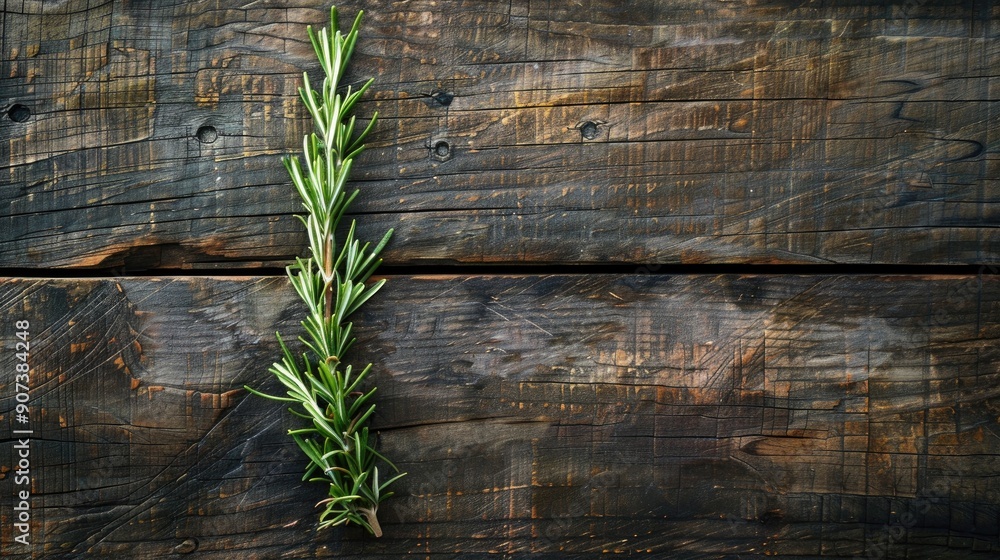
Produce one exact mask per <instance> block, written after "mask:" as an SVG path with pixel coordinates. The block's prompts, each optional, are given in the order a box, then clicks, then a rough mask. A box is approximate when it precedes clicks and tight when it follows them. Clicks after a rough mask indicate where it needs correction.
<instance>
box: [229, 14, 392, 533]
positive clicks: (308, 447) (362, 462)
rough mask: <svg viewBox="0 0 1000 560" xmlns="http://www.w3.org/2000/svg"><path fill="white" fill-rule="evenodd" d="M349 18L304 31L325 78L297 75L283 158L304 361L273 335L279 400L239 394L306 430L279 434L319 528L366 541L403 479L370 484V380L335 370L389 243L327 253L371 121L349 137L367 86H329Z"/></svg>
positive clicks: (343, 59)
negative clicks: (292, 208) (317, 85)
mask: <svg viewBox="0 0 1000 560" xmlns="http://www.w3.org/2000/svg"><path fill="white" fill-rule="evenodd" d="M362 14H363V12H359V13H358V15H357V17H356V18H355V19H354V24H353V26H352V27H351V30H350V31H349V32H348V33H347V34H346V35H343V34H341V32H340V30H339V25H338V24H339V21H338V14H337V8H336V7H333V8H331V9H330V29H331V30H332V32H331V31H328V30H327V29H326V28H323V29H321V30H320V31H319V32H318V33H315V32H313V29H312V27H311V26H310V27H309V28H308V34H309V39H310V41H312V45H313V49H314V50H315V51H316V56H317V57H318V58H319V62H320V65H321V66H322V68H323V72H324V73H325V75H326V77H325V78H324V80H323V84H322V86H321V89H320V91H316V90H314V89H313V88H312V85H311V84H310V83H309V76H308V74H303V80H304V85H303V87H301V88H299V95H300V97H301V98H302V101H303V103H304V104H305V106H306V109H307V110H308V111H309V114H310V115H312V118H313V122H314V125H315V131H314V132H313V133H311V134H308V135H306V136H305V137H304V138H303V142H302V151H303V157H302V160H301V161H300V159H299V158H298V157H285V158H283V161H284V164H285V168H286V169H287V170H288V174H289V176H290V177H291V179H292V183H293V184H294V185H295V189H296V191H298V194H299V196H300V197H301V198H302V204H303V206H305V208H306V211H307V212H308V213H307V214H306V215H305V216H304V217H303V216H298V218H299V219H300V220H301V221H302V223H303V224H304V225H305V228H306V232H307V234H308V237H309V249H310V252H311V256H310V257H309V258H306V259H303V258H296V259H295V263H294V264H292V265H290V266H289V267H288V268H287V273H288V277H289V279H290V280H291V284H292V286H294V288H295V291H296V292H297V293H298V294H299V296H300V297H301V298H302V301H304V302H305V304H306V307H307V308H308V316H307V317H306V318H305V320H303V321H302V327H303V329H304V331H305V335H304V336H301V337H299V340H300V341H301V342H302V343H303V345H304V346H305V348H306V351H305V352H304V353H303V354H302V355H301V357H299V356H296V355H295V354H294V353H293V352H292V350H290V349H289V348H288V346H287V345H286V344H285V342H284V340H282V338H281V335H280V334H278V335H277V336H278V342H279V344H280V345H281V349H282V353H283V356H282V358H281V361H280V362H277V363H275V364H273V365H272V366H271V369H270V371H271V373H273V374H274V375H275V376H276V377H277V379H278V380H279V381H280V382H281V383H282V385H284V386H285V387H286V388H287V389H288V391H287V393H286V395H287V396H280V395H268V394H265V393H262V392H260V391H257V390H255V389H252V388H250V387H247V390H249V391H251V392H252V393H254V394H256V395H259V396H262V397H265V398H268V399H273V400H277V401H284V402H290V403H293V406H291V407H290V408H289V411H290V412H291V413H292V414H294V415H296V416H299V417H301V418H303V419H305V420H307V421H308V423H307V424H306V426H305V427H303V428H299V429H296V430H289V432H288V433H289V434H290V435H291V436H292V438H293V439H294V440H295V443H297V444H298V446H299V447H300V448H301V449H302V451H303V452H304V453H305V454H306V456H307V457H308V458H309V466H308V467H307V469H306V473H305V475H304V476H303V477H302V479H303V480H310V481H320V482H325V483H328V484H329V486H330V488H329V497H328V498H326V499H325V500H322V501H321V502H320V503H319V504H317V505H323V506H324V510H323V512H322V513H321V514H320V524H319V527H320V528H324V527H330V526H334V525H340V524H344V523H357V524H358V525H361V526H362V527H364V528H365V529H367V530H368V531H369V532H371V533H372V534H374V535H375V536H376V537H380V536H382V529H381V527H380V526H379V523H378V517H377V515H376V513H377V511H378V506H379V504H380V503H381V502H382V501H383V500H385V499H386V498H388V497H389V496H390V495H392V492H386V491H385V489H386V487H388V486H389V485H390V484H392V483H393V482H395V481H396V480H398V479H399V478H401V477H402V476H404V475H405V474H406V473H401V474H396V475H395V476H393V477H392V478H390V479H389V480H384V481H383V480H380V479H379V470H378V467H377V466H376V462H377V461H379V460H382V461H384V462H385V463H387V464H389V466H390V467H392V469H393V470H394V471H396V472H398V469H396V467H395V466H394V465H392V463H389V461H388V460H386V459H385V457H383V456H382V455H380V454H379V453H378V452H377V451H376V450H375V448H374V446H373V444H372V441H371V439H372V438H371V436H370V435H369V432H368V427H367V426H365V423H366V421H367V420H368V418H369V417H370V416H371V415H372V413H373V412H374V411H375V405H374V404H372V403H371V402H370V401H371V398H372V395H373V394H374V393H375V388H374V387H372V388H371V389H369V390H367V391H365V390H364V389H362V383H363V382H364V380H365V377H366V376H367V375H368V373H369V371H371V364H368V365H367V366H366V367H365V368H364V369H362V370H361V371H360V372H356V371H354V369H353V368H352V366H351V365H347V364H343V363H342V362H341V357H342V356H344V354H345V353H346V352H347V350H348V349H349V348H350V347H351V345H353V344H354V340H355V339H354V337H352V336H351V323H350V322H347V318H348V317H349V316H350V315H351V314H352V313H354V312H355V311H357V309H358V308H359V307H361V306H362V305H363V304H364V303H365V302H366V301H368V299H369V298H371V297H372V296H373V295H375V293H376V292H378V290H379V289H380V288H381V287H382V285H383V284H384V283H385V280H384V279H382V280H379V281H378V282H375V283H373V284H370V285H366V284H365V282H366V281H367V280H368V279H369V278H370V277H371V275H372V273H373V272H375V269H376V268H377V267H378V266H379V264H381V262H382V259H380V258H379V257H378V255H379V253H380V252H381V251H382V249H383V248H384V247H385V245H386V243H388V242H389V238H390V237H391V236H392V230H389V231H388V232H386V234H385V236H383V237H382V240H381V241H380V242H379V243H378V244H377V245H376V246H375V247H373V248H371V247H370V244H368V243H365V244H361V242H360V241H359V240H357V239H355V237H354V232H355V221H354V220H352V221H351V226H350V228H349V229H348V231H347V234H346V237H345V238H344V239H343V240H342V241H341V243H339V244H338V243H337V227H338V225H339V223H340V220H341V218H343V216H344V212H345V211H346V210H347V207H348V206H349V205H350V204H351V202H352V201H353V200H354V197H355V196H357V194H358V191H356V190H355V191H353V192H351V193H348V192H346V190H345V184H346V182H347V179H348V175H349V174H350V171H351V164H352V162H353V159H354V157H355V156H357V155H358V154H359V153H361V151H362V150H363V149H364V139H365V137H366V136H367V135H368V133H369V132H371V130H372V128H373V126H374V125H375V120H376V118H377V117H378V114H377V113H376V114H374V115H372V118H371V120H370V121H369V122H368V125H367V126H366V127H365V128H364V130H362V131H360V132H356V131H355V117H354V116H353V115H351V116H349V115H350V113H351V110H352V109H353V108H354V105H355V104H356V103H357V101H358V99H360V97H361V96H362V95H363V94H364V93H365V91H367V90H368V88H369V86H371V84H372V82H373V81H374V80H373V79H370V80H368V81H367V82H366V83H365V84H364V85H362V86H361V87H359V88H358V89H357V90H354V89H353V88H352V87H351V86H347V88H346V90H344V91H341V90H340V88H339V83H340V80H341V78H342V77H343V75H344V70H345V69H346V68H347V63H348V61H349V60H350V57H351V54H352V53H353V51H354V45H355V42H356V41H357V38H358V29H359V27H360V25H361V16H362Z"/></svg>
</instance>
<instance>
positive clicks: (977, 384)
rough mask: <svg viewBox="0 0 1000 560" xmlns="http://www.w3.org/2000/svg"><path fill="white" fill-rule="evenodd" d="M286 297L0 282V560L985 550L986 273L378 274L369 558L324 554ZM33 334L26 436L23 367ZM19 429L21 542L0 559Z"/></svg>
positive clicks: (999, 318)
mask: <svg viewBox="0 0 1000 560" xmlns="http://www.w3.org/2000/svg"><path fill="white" fill-rule="evenodd" d="M290 292H291V290H290V289H289V288H288V287H287V285H286V281H285V280H284V279H281V278H256V279H238V278H229V279H211V278H190V279H188V278H171V279H129V278H122V279H109V280H16V279H8V280H4V281H3V282H2V283H0V309H2V311H0V316H2V324H3V326H4V329H3V333H4V334H3V340H4V343H3V346H2V353H0V371H2V372H4V373H3V375H2V377H0V414H2V418H3V420H4V422H3V428H2V429H3V430H4V433H3V435H2V438H0V440H2V441H3V446H2V451H0V478H2V480H3V484H0V491H2V492H3V493H4V494H5V495H4V496H3V498H2V500H0V508H2V509H0V521H2V530H3V533H2V535H3V539H2V540H3V543H2V546H3V547H4V548H3V556H4V558H8V557H10V558H19V557H26V556H25V555H24V554H22V553H23V552H25V551H27V552H30V553H32V554H34V555H36V557H37V556H38V555H42V554H45V555H46V557H49V556H50V555H58V556H59V557H66V558H76V557H85V556H102V557H108V556H113V557H116V558H131V557H136V558H139V557H141V558H154V557H165V556H167V555H170V554H171V553H181V552H191V551H197V552H198V555H199V557H206V558H224V557H232V555H233V554H234V553H243V554H245V555H247V557H250V558H264V557H278V556H282V557H296V558H301V557H307V556H309V557H312V556H321V557H328V556H332V555H337V556H344V557H348V558H360V557H366V558H367V557H377V556H379V555H387V556H388V555H393V556H396V555H401V554H404V553H412V554H422V555H423V556H425V557H432V558H445V557H456V558H457V557H461V558H477V557H485V556H486V555H488V554H491V553H501V554H508V555H515V556H518V557H521V556H531V555H533V554H534V555H538V556H539V557H541V556H546V555H549V556H551V555H553V554H556V553H560V552H562V553H567V554H570V553H571V554H574V555H575V556H574V557H580V558H590V557H595V558H596V557H598V556H600V555H602V554H603V553H604V552H608V551H610V552H617V553H630V554H645V553H647V552H652V553H659V554H660V555H663V554H667V553H670V554H671V557H684V558H720V557H737V556H738V557H741V558H763V557H764V556H778V557H818V556H821V555H822V556H824V557H827V556H828V557H835V558H838V557H839V558H852V557H855V556H861V557H873V558H887V557H892V558H902V557H906V558H978V557H983V558H985V557H995V556H996V554H997V553H998V552H1000V541H998V536H1000V534H998V530H1000V524H998V514H1000V500H998V492H1000V480H998V479H997V477H996V472H997V464H998V461H1000V438H998V434H1000V426H998V423H1000V420H998V414H1000V412H998V411H1000V393H998V390H997V386H998V381H1000V355H998V354H1000V345H998V338H1000V279H998V277H997V276H982V277H974V276H951V277H944V276H939V277H913V276H887V277H873V276H860V277H846V276H796V277H792V276H778V277H768V276H682V277H674V276H665V275H664V276H650V275H629V276H582V275H581V276H555V277H540V276H494V277H456V276H440V277H394V278H391V281H390V283H389V284H387V287H386V288H385V291H384V292H383V294H382V297H380V298H378V300H377V301H373V302H372V304H371V305H370V307H369V308H368V309H366V310H365V311H364V312H363V313H361V314H360V315H359V316H358V317H357V318H356V323H357V329H358V334H359V337H360V342H359V345H358V346H357V347H356V354H355V357H354V359H355V360H356V361H362V362H363V361H369V360H370V361H373V362H374V363H375V369H374V373H373V376H374V379H373V382H374V383H376V384H377V385H378V386H379V397H378V403H379V409H378V412H377V418H376V419H375V421H374V423H375V426H376V428H377V430H378V431H379V434H380V436H379V437H380V446H381V448H382V449H383V450H384V451H385V453H386V454H387V455H388V456H390V457H392V458H393V459H395V460H397V461H398V464H399V465H400V466H401V467H402V468H403V469H405V470H406V471H408V472H409V473H410V474H409V476H408V477H407V478H405V479H404V480H403V481H401V482H400V483H399V486H398V491H399V495H398V496H396V497H395V498H394V499H393V500H392V501H390V502H388V503H387V504H386V505H385V506H384V512H382V517H383V519H384V522H383V527H384V528H385V534H386V536H385V537H383V538H382V539H379V540H375V539H371V538H367V537H365V536H364V535H363V534H361V533H360V532H358V531H356V530H354V529H348V530H333V531H330V532H326V533H322V534H317V533H315V531H314V527H315V517H314V514H315V512H314V510H313V508H312V504H314V503H315V502H316V501H318V500H319V499H321V498H322V495H321V494H322V488H320V487H317V486H310V485H304V484H302V483H300V482H299V480H298V478H299V474H300V469H301V468H302V466H303V465H302V462H301V461H300V460H299V457H298V452H297V451H296V450H295V449H294V444H293V443H292V442H291V441H290V440H289V439H288V438H286V437H285V436H284V435H283V432H284V431H285V430H286V429H287V428H289V427H290V426H293V425H294V422H292V421H291V420H290V419H289V418H288V415H287V414H284V413H283V411H282V410H281V407H280V406H278V405H277V404H275V403H269V402H267V401H263V400H260V399H257V398H255V397H252V396H250V395H247V394H246V393H245V392H244V391H243V390H242V389H241V388H242V386H243V385H244V384H246V383H249V384H252V385H257V386H265V387H272V388H273V385H274V384H273V382H272V381H271V380H270V377H269V374H267V372H266V371H265V369H266V365H267V364H269V363H270V362H271V361H272V360H273V359H274V357H275V356H276V355H277V349H276V347H275V343H274V337H273V334H272V333H273V331H274V330H275V329H281V330H282V331H283V332H285V333H286V334H292V333H293V332H294V330H295V328H294V326H293V324H294V323H295V322H296V320H297V319H296V317H297V316H298V310H297V308H296V305H295V304H294V302H293V294H292V293H290ZM18 321H28V322H29V323H30V326H29V328H28V329H27V330H28V332H29V335H28V338H29V341H30V356H29V357H28V363H29V364H30V366H31V374H30V392H29V393H28V394H29V396H30V400H29V402H28V404H29V407H30V408H29V413H28V415H29V418H28V422H27V423H21V422H19V421H18V420H17V417H16V414H17V411H16V408H15V404H16V400H17V397H16V393H17V389H16V387H15V386H14V384H13V381H14V377H13V375H14V373H13V372H14V371H15V369H16V364H17V363H18V361H19V358H18V357H17V355H16V348H15V346H14V344H15V343H16V342H17V341H18V338H17V335H16V332H19V331H21V330H23V329H22V328H21V327H23V325H21V326H20V327H19V326H18V325H17V322H18ZM13 429H30V430H32V431H33V434H31V436H30V439H31V442H30V477H31V491H32V496H31V498H30V508H31V509H30V515H31V521H30V523H31V538H32V545H31V546H30V547H29V548H27V549H25V548H23V547H20V548H19V547H18V546H12V544H11V543H12V536H13V535H14V527H13V521H14V520H15V519H16V517H15V512H14V511H13V510H12V508H13V507H14V504H15V502H14V501H12V499H11V498H12V496H14V492H15V491H16V490H18V489H20V488H21V486H20V484H19V483H16V482H15V480H16V476H15V473H16V470H17V463H16V461H17V460H19V459H17V456H16V453H18V452H19V451H18V450H17V449H16V448H15V447H14V446H16V445H19V444H18V442H17V438H18V437H23V436H16V435H14V434H13V433H12V432H10V431H9V430H13Z"/></svg>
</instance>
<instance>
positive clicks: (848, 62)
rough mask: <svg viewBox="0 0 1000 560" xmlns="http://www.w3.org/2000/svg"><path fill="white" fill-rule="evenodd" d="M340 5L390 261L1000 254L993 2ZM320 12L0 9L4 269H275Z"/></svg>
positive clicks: (285, 230)
mask: <svg viewBox="0 0 1000 560" xmlns="http://www.w3.org/2000/svg"><path fill="white" fill-rule="evenodd" d="M341 4H342V8H343V10H344V12H345V14H346V15H351V14H353V13H354V12H355V11H356V10H357V9H358V8H364V9H366V10H367V14H368V15H367V19H366V25H365V28H364V32H363V36H362V40H361V43H360V44H359V46H358V53H357V56H356V59H355V63H354V65H353V66H352V72H353V73H352V75H351V78H350V79H352V80H361V79H364V78H367V77H374V78H375V79H376V84H375V86H374V89H373V90H372V92H371V94H370V95H369V96H368V97H367V99H366V101H365V102H364V103H362V104H361V105H359V112H360V114H361V115H370V114H371V113H372V112H374V111H375V110H378V111H379V112H380V114H381V115H382V122H381V124H380V125H379V127H378V130H377V133H376V134H375V135H374V136H373V138H372V142H371V145H370V148H371V149H370V150H369V152H368V153H366V154H365V155H364V156H363V158H362V159H361V160H360V161H359V162H358V164H357V166H356V168H355V169H356V178H357V179H358V181H357V185H358V186H360V187H361V188H362V190H363V193H362V195H361V197H360V198H359V200H358V204H357V206H356V207H355V210H356V211H357V212H358V213H359V214H364V215H365V220H364V223H363V225H362V230H363V233H364V235H365V236H366V237H367V238H378V237H379V236H380V235H381V232H382V231H384V230H385V229H386V228H388V227H395V228H396V229H397V235H396V239H395V241H394V243H393V244H392V245H391V247H390V248H389V251H388V252H387V259H388V261H389V262H391V263H394V264H399V265H405V264H414V263H428V262H430V263H510V262H533V263H554V262H558V263H579V262H585V263H606V262H637V263H677V262H682V263H748V262H749V263H773V262H779V263H830V262H834V263H890V264H927V263H930V264H955V263H990V262H993V263H995V262H997V260H998V257H1000V249H998V247H1000V245H998V234H997V231H1000V230H998V228H997V225H998V223H1000V213H998V202H1000V185H998V182H997V177H1000V168H998V165H997V162H998V160H997V149H998V142H1000V137H998V136H997V134H998V133H997V130H998V127H997V126H996V123H997V102H996V99H997V95H996V93H997V86H996V78H995V76H996V75H997V60H1000V42H998V41H997V40H996V38H997V33H998V31H997V30H998V29H1000V24H998V22H1000V20H998V18H997V15H996V14H997V9H998V8H997V4H996V3H995V2H992V1H972V2H963V3H957V4H958V5H956V3H953V2H939V1H932V0H907V1H898V2H896V1H893V2H881V3H868V2H850V3H844V2H836V3H820V2H786V1H779V0H772V1H765V2H751V3H734V2H723V1H710V2H702V1H699V2H692V1H686V0H679V1H671V2H659V1H657V2H654V1H652V0H642V1H640V0H636V1H632V2H627V3H624V4H623V3H622V2H620V1H619V0H586V1H582V2H576V3H565V2H540V1H537V0H535V1H517V2H490V1H485V0H466V1H463V2H424V1H419V2H390V1H388V0H371V1H365V2H347V1H345V2H342V3H341ZM326 9H327V4H322V5H321V4H319V3H316V2H313V1H311V0H298V1H295V2H291V3H289V2H281V3H273V2H264V3H252V4H246V5H244V4H240V3H234V2H216V1H211V2H209V1H207V0H196V1H185V2H179V1H177V2H103V3H93V2H85V1H83V0H67V1H65V2H57V3H48V2H43V3H38V2H20V1H8V2H6V3H5V4H4V11H3V12H2V14H0V15H2V18H3V34H2V38H0V52H2V56H0V106H3V107H5V108H6V110H5V111H4V118H2V119H0V184H2V185H3V188H2V189H0V208H4V209H5V211H6V209H8V208H9V211H8V212H9V213H7V212H5V213H4V214H0V267H7V268H49V267H59V268H64V267H72V268H125V269H128V270H148V269H163V268H188V269H200V268H234V267H243V268H252V267H259V266H272V265H276V264H278V265H282V264H284V263H286V262H288V260H289V259H290V258H291V257H292V256H293V255H295V254H297V253H299V252H300V250H301V249H300V248H301V247H303V246H304V245H305V242H304V236H303V235H302V233H301V228H300V226H299V224H298V222H296V221H295V220H294V219H293V218H292V214H293V213H295V212H297V211H299V206H298V204H297V203H296V202H295V200H294V196H293V194H292V191H291V189H290V187H289V186H288V185H287V181H286V180H285V176H284V170H283V169H282V167H281V165H280V163H279V161H278V158H279V156H280V155H282V154H286V153H291V152H295V151H296V150H297V149H298V147H299V146H300V138H301V135H302V134H303V133H304V132H305V131H306V130H307V129H308V126H309V125H308V123H307V122H306V121H305V119H304V114H303V111H302V110H301V109H300V108H299V106H298V100H297V97H296V88H297V86H298V84H299V82H300V80H301V72H302V71H303V70H308V71H310V72H315V71H316V70H317V67H316V64H315V63H314V62H313V55H312V53H311V51H310V49H309V47H308V45H307V44H306V43H305V42H304V41H303V38H304V27H305V25H306V24H316V25H321V24H323V23H324V21H325V11H326ZM15 106H16V107H17V108H18V111H19V112H18V111H14V110H13V108H14V107H15ZM25 109H27V110H28V111H30V113H31V114H30V117H28V118H27V120H25V121H24V122H17V120H15V117H18V118H21V117H24V110H25Z"/></svg>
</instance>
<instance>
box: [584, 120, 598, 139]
mask: <svg viewBox="0 0 1000 560" xmlns="http://www.w3.org/2000/svg"><path fill="white" fill-rule="evenodd" d="M597 133H598V127H597V123H595V122H594V121H587V122H584V123H581V124H580V134H581V135H582V136H583V138H584V139H585V140H593V139H594V138H597Z"/></svg>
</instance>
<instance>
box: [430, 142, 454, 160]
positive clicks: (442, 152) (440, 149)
mask: <svg viewBox="0 0 1000 560" xmlns="http://www.w3.org/2000/svg"><path fill="white" fill-rule="evenodd" d="M434 157H435V158H437V159H439V160H440V161H445V160H447V159H448V158H450V157H451V145H450V144H448V143H447V142H445V141H444V140H440V141H438V142H437V143H435V144H434Z"/></svg>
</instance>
